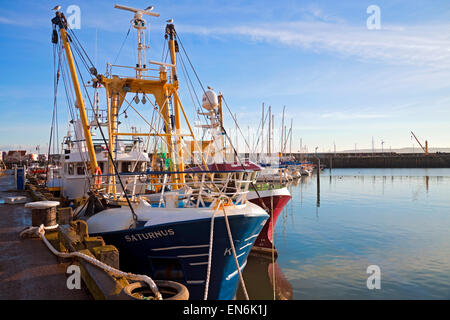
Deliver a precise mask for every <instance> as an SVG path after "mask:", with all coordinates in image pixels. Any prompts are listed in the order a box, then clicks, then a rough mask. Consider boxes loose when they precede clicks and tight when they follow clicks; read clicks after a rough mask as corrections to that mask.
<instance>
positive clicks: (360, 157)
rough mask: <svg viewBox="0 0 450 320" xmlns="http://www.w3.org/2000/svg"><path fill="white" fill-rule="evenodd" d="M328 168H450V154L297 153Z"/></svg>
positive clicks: (301, 157)
mask: <svg viewBox="0 0 450 320" xmlns="http://www.w3.org/2000/svg"><path fill="white" fill-rule="evenodd" d="M292 155H293V156H294V157H295V158H296V159H297V160H307V161H311V162H314V163H317V162H318V160H317V159H320V164H321V165H322V166H325V167H327V168H450V153H433V154H429V155H425V154H424V153H317V154H315V153H309V154H306V153H296V154H292Z"/></svg>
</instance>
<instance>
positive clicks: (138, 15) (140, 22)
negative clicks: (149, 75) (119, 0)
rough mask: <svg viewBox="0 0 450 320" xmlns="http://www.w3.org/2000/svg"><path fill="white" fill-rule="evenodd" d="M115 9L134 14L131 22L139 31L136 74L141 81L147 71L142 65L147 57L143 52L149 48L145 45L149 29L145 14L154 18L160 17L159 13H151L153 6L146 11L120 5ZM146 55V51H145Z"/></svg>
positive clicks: (116, 5)
mask: <svg viewBox="0 0 450 320" xmlns="http://www.w3.org/2000/svg"><path fill="white" fill-rule="evenodd" d="M114 8H116V9H121V10H125V11H131V12H134V18H133V19H132V20H131V23H132V24H133V27H134V28H135V29H136V30H137V42H138V46H137V49H138V61H137V64H136V68H135V69H136V73H137V75H136V76H137V77H138V78H139V79H142V71H143V70H144V69H146V67H147V66H146V65H145V64H144V65H143V64H142V60H144V61H145V56H144V57H142V50H143V49H144V50H145V49H147V48H149V47H148V46H146V45H145V33H144V30H145V29H147V28H146V25H147V21H145V19H144V18H143V17H142V16H143V15H144V14H146V15H149V16H152V17H159V13H156V12H151V11H152V10H153V6H148V7H147V8H146V9H136V8H132V7H127V6H122V5H120V4H115V5H114ZM144 55H145V51H144Z"/></svg>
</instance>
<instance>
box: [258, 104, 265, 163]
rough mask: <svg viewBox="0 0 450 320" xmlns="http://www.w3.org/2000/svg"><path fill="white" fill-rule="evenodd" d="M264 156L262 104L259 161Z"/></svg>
mask: <svg viewBox="0 0 450 320" xmlns="http://www.w3.org/2000/svg"><path fill="white" fill-rule="evenodd" d="M263 154H264V102H263V104H262V118H261V155H260V156H259V161H261V158H262V156H263Z"/></svg>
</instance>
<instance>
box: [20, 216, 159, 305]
mask: <svg viewBox="0 0 450 320" xmlns="http://www.w3.org/2000/svg"><path fill="white" fill-rule="evenodd" d="M58 227H59V225H55V226H51V227H44V225H43V224H41V226H40V227H29V228H27V229H25V230H23V231H22V232H21V233H20V237H21V238H23V237H25V236H26V235H38V236H39V237H40V238H41V239H42V241H44V243H45V245H46V246H47V248H49V249H50V251H51V252H52V253H53V254H54V255H56V256H58V257H61V258H80V259H83V260H85V261H87V262H89V263H91V264H93V265H94V266H96V267H99V268H101V269H103V270H105V271H107V272H111V273H113V274H114V275H117V276H119V277H124V278H128V279H131V280H134V281H142V282H145V283H146V284H147V285H148V286H149V288H150V289H151V290H152V292H153V294H154V295H155V298H156V300H162V295H161V293H160V292H159V290H158V287H157V286H156V284H155V282H154V281H153V280H152V279H151V278H150V277H149V276H146V275H140V274H133V273H128V272H123V271H120V270H118V269H116V268H113V267H111V266H109V265H107V264H106V263H103V262H101V261H99V260H97V259H95V258H93V257H90V256H88V255H86V254H84V253H81V252H69V253H64V252H59V251H58V250H56V249H55V248H54V247H53V246H52V244H51V243H50V242H49V241H48V240H47V238H46V237H45V230H55V229H57V228H58Z"/></svg>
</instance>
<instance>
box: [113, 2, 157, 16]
mask: <svg viewBox="0 0 450 320" xmlns="http://www.w3.org/2000/svg"><path fill="white" fill-rule="evenodd" d="M114 8H116V9H121V10H126V11H131V12H134V13H136V14H140V17H141V18H142V15H143V14H147V15H149V16H153V17H159V13H156V12H150V11H152V10H153V6H149V7H147V9H136V8H132V7H127V6H123V5H120V4H115V5H114ZM135 17H136V15H135Z"/></svg>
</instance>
